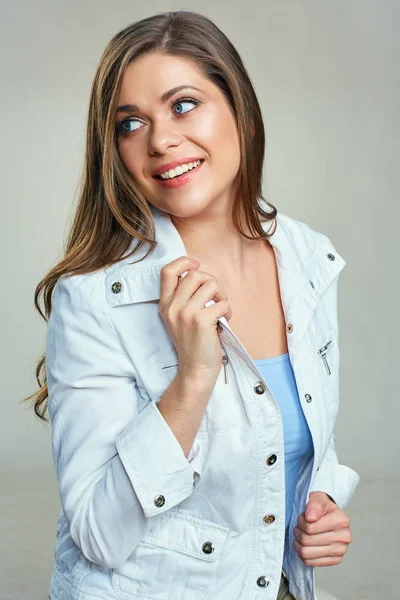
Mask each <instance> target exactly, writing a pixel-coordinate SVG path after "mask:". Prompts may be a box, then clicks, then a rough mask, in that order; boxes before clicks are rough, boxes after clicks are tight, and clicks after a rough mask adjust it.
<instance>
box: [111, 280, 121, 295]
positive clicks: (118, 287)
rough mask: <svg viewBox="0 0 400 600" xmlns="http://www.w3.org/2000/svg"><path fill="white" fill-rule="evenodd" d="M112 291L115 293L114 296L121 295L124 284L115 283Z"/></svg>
mask: <svg viewBox="0 0 400 600" xmlns="http://www.w3.org/2000/svg"><path fill="white" fill-rule="evenodd" d="M111 289H112V291H113V292H114V294H119V293H120V291H121V290H122V283H120V282H119V281H115V282H114V283H113V284H112V286H111Z"/></svg>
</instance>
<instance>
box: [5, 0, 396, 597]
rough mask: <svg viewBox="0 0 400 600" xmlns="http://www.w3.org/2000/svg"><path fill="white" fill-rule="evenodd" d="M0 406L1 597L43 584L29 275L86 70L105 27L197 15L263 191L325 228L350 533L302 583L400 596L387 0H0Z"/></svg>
mask: <svg viewBox="0 0 400 600" xmlns="http://www.w3.org/2000/svg"><path fill="white" fill-rule="evenodd" d="M0 8H1V20H0V44H1V54H0V56H1V58H0V61H1V95H0V106H1V142H0V145H1V162H0V164H1V170H2V178H1V183H2V186H1V209H2V219H1V232H0V233H1V237H0V239H1V246H2V249H1V252H2V256H3V266H2V290H3V292H2V296H1V302H2V314H3V319H2V340H3V343H2V357H1V369H2V372H1V382H2V388H1V389H2V394H1V401H2V418H1V424H0V471H1V480H0V485H1V498H0V499H1V504H0V508H1V517H0V565H1V566H0V588H1V589H0V597H1V599H2V600H11V599H13V600H14V599H15V600H17V599H18V600H28V599H29V600H44V599H47V594H48V591H47V590H48V586H49V579H50V575H51V570H52V564H53V552H54V545H55V535H56V532H55V524H56V518H57V514H58V511H59V496H58V486H57V481H56V476H55V471H54V466H53V462H52V454H51V428H50V426H44V425H42V424H41V423H40V422H39V420H38V419H37V418H36V417H34V414H33V410H32V409H29V408H27V407H28V404H27V403H26V404H21V403H20V399H21V398H23V397H24V396H27V395H28V394H30V393H32V392H33V391H34V390H35V389H37V384H36V381H35V373H34V372H35V367H36V362H37V360H38V358H39V357H40V355H41V354H42V352H43V351H44V342H45V333H46V325H45V322H44V321H43V320H42V319H41V317H40V316H39V314H38V313H37V312H36V311H35V309H34V306H33V294H34V289H35V286H36V285H37V283H38V282H39V280H40V279H41V278H42V277H43V276H44V274H45V273H46V272H47V271H48V269H49V268H50V267H52V266H53V265H54V264H55V263H56V262H57V261H58V260H59V259H60V258H61V255H62V251H63V246H64V242H65V236H66V231H67V226H68V224H69V223H70V219H71V216H72V212H73V208H74V206H75V201H76V187H77V182H78V177H79V173H80V169H81V164H82V157H83V149H84V130H85V119H86V113H87V107H88V100H89V91H90V85H91V81H92V77H93V74H94V71H95V68H96V65H97V62H98V60H99V58H100V55H101V53H102V51H103V49H104V47H105V45H106V44H107V42H108V41H109V39H110V38H111V37H112V36H113V35H114V34H115V33H116V32H117V31H118V30H120V29H122V28H123V27H125V26H126V25H128V24H130V23H132V22H133V21H137V20H139V19H142V18H144V17H147V16H150V15H151V14H154V13H156V12H165V11H167V10H176V9H192V10H195V11H198V12H201V13H203V14H205V15H206V16H208V17H210V18H211V19H212V20H213V21H214V22H215V23H216V24H217V25H218V26H219V27H220V28H221V29H222V30H223V31H224V32H225V33H226V34H227V35H228V37H229V38H230V39H231V41H232V42H233V44H234V45H235V46H236V48H237V49H238V51H239V53H240V55H241V56H242V58H243V61H244V63H245V65H246V67H247V68H248V70H249V73H250V76H251V79H252V81H253V83H254V85H255V89H256V93H257V95H258V98H259V101H260V105H261V108H262V112H263V117H264V122H265V129H266V140H267V141H266V160H265V167H264V196H265V197H266V198H267V199H268V200H270V201H271V202H272V203H273V204H274V205H275V206H276V207H277V208H278V210H280V211H282V212H283V213H286V214H288V215H290V216H292V217H294V218H296V219H300V220H302V221H305V222H307V223H308V224H309V225H310V226H311V227H313V228H314V229H317V230H318V231H321V232H323V233H325V234H327V235H328V236H329V237H330V238H331V240H332V242H333V244H334V245H335V247H336V249H337V251H338V252H339V254H341V255H342V256H343V258H344V259H345V260H346V262H347V265H346V267H345V269H344V270H343V271H342V273H341V276H340V285H339V302H338V307H339V327H340V329H339V336H340V359H341V363H340V375H341V381H340V386H341V396H340V410H339V415H338V420H337V425H336V436H337V439H336V445H337V452H338V456H339V461H340V462H342V463H344V464H346V465H348V466H350V467H352V468H354V469H355V470H356V471H357V472H358V473H359V474H360V476H361V481H360V484H359V486H358V488H357V489H356V492H355V494H354V496H353V499H352V500H351V502H350V504H349V505H348V506H347V507H346V509H345V510H346V512H347V513H348V514H349V516H350V519H351V530H352V533H353V542H352V543H351V544H350V546H349V549H348V552H347V553H346V554H345V556H344V558H343V561H342V563H341V564H340V565H337V566H336V567H334V566H332V567H325V568H316V578H317V584H318V585H320V586H321V587H324V588H326V589H327V590H328V591H330V592H332V593H334V594H335V595H337V596H338V597H339V598H340V599H341V600H377V599H379V600H392V599H393V600H394V599H395V598H398V597H399V588H400V573H399V567H398V560H396V559H397V558H398V546H397V544H396V542H397V537H398V535H399V528H398V522H399V520H398V511H397V506H398V502H399V495H400V489H399V487H400V486H399V481H400V471H399V470H400V461H399V460H398V456H399V418H400V413H399V402H398V396H399V393H398V373H399V360H398V356H399V347H398V346H399V343H400V336H399V333H400V331H399V315H398V307H399V250H398V239H399V238H398V228H399V210H398V202H399V191H400V190H399V184H398V181H399V164H398V163H399V156H400V148H399V144H398V140H399V137H400V128H399V117H398V115H399V108H400V103H399V96H400V82H399V79H400V77H399V64H400V53H399V39H400V38H399V35H398V33H399V28H400V3H399V2H398V1H397V0H334V1H332V0H330V1H328V0H307V1H302V0H292V1H291V0H274V1H270V0H262V1H258V2H257V0H248V1H247V2H245V3H243V2H240V1H235V0H233V1H232V0H230V1H229V2H227V1H225V0H219V2H218V3H216V2H215V1H214V0H202V2H201V3H200V2H195V3H194V2H193V3H191V2H186V3H179V2H169V3H166V2H157V1H155V0H150V1H149V2H146V3H142V2H135V1H132V0H130V1H128V0H119V1H115V2H110V1H109V0H107V1H105V0H86V1H84V2H82V1H80V2H78V1H76V0H73V1H68V2H67V1H66V0H65V1H57V2H54V0H36V1H35V2H32V1H31V0H24V1H18V2H13V1H11V0H9V1H8V2H5V1H4V0H2V1H1V2H0Z"/></svg>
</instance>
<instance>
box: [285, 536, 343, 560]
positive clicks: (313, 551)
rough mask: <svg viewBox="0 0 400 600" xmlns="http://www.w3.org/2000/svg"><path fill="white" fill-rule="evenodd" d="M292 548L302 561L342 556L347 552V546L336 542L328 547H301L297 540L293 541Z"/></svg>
mask: <svg viewBox="0 0 400 600" xmlns="http://www.w3.org/2000/svg"><path fill="white" fill-rule="evenodd" d="M293 548H294V549H295V550H296V552H297V554H298V555H299V556H300V558H301V559H302V560H309V559H315V558H325V557H327V556H330V557H332V556H336V557H338V556H340V557H341V556H343V555H344V554H345V553H346V552H347V548H348V545H347V544H341V543H340V542H337V543H335V544H329V546H302V545H301V544H299V542H298V541H297V540H294V541H293Z"/></svg>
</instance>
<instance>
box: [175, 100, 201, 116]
mask: <svg viewBox="0 0 400 600" xmlns="http://www.w3.org/2000/svg"><path fill="white" fill-rule="evenodd" d="M178 104H195V105H197V104H199V102H198V101H197V100H194V99H193V98H180V99H179V100H177V101H176V102H174V103H173V104H172V107H174V106H177V105H178ZM191 110H193V109H191ZM185 112H190V111H185ZM178 114H183V113H182V112H180V113H178Z"/></svg>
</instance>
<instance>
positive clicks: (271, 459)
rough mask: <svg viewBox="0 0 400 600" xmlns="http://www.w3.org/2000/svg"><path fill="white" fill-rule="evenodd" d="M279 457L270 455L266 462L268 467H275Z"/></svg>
mask: <svg viewBox="0 0 400 600" xmlns="http://www.w3.org/2000/svg"><path fill="white" fill-rule="evenodd" d="M277 459H278V457H277V456H276V454H270V455H269V456H268V458H267V460H266V463H267V465H269V466H271V465H274V464H275V463H276V461H277Z"/></svg>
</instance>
